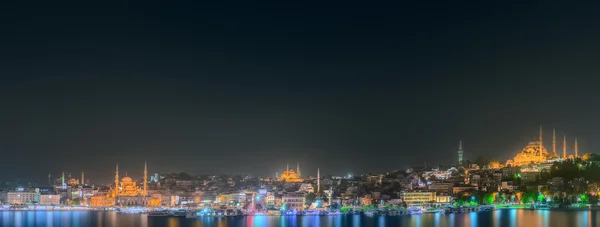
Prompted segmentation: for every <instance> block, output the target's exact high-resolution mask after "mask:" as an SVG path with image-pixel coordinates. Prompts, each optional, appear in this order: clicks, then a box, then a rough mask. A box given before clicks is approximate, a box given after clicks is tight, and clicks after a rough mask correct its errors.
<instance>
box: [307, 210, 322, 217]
mask: <svg viewBox="0 0 600 227" xmlns="http://www.w3.org/2000/svg"><path fill="white" fill-rule="evenodd" d="M318 215H319V211H316V210H306V211H304V216H318Z"/></svg>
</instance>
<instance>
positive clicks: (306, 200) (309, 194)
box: [304, 192, 317, 206]
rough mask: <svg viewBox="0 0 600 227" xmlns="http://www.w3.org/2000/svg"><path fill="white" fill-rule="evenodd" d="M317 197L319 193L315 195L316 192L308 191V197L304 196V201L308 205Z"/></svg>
mask: <svg viewBox="0 0 600 227" xmlns="http://www.w3.org/2000/svg"><path fill="white" fill-rule="evenodd" d="M316 197H317V195H315V193H312V192H311V193H308V194H306V197H304V202H305V203H306V205H307V206H310V205H311V204H312V203H313V202H314V201H315V198H316Z"/></svg>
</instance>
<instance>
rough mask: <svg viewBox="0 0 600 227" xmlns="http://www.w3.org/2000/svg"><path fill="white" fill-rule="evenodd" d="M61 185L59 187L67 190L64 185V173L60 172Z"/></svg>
mask: <svg viewBox="0 0 600 227" xmlns="http://www.w3.org/2000/svg"><path fill="white" fill-rule="evenodd" d="M60 179H61V181H62V183H61V184H60V187H61V188H62V189H67V185H66V184H65V171H63V172H62V177H61V178H60Z"/></svg>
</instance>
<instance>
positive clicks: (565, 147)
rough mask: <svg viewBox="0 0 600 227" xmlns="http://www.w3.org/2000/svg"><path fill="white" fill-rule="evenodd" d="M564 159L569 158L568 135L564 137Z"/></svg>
mask: <svg viewBox="0 0 600 227" xmlns="http://www.w3.org/2000/svg"><path fill="white" fill-rule="evenodd" d="M563 159H567V135H564V139H563Z"/></svg>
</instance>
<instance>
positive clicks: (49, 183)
mask: <svg viewBox="0 0 600 227" xmlns="http://www.w3.org/2000/svg"><path fill="white" fill-rule="evenodd" d="M50 176H52V175H50V173H48V185H49V186H51V185H52V183H51V182H50Z"/></svg>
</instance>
